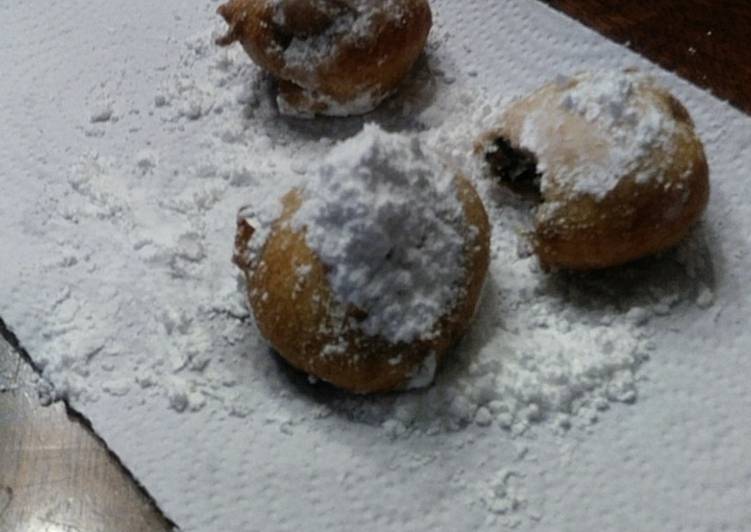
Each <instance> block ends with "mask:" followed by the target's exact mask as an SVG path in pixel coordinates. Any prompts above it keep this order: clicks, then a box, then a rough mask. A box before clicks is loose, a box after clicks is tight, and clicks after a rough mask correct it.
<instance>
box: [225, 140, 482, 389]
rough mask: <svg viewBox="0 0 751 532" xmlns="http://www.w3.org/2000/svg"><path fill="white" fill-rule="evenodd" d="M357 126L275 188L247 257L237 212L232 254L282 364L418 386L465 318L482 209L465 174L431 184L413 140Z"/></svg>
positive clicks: (359, 383) (375, 384)
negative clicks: (277, 200) (301, 184)
mask: <svg viewBox="0 0 751 532" xmlns="http://www.w3.org/2000/svg"><path fill="white" fill-rule="evenodd" d="M364 135H365V138H364V139H357V138H356V139H353V140H351V141H348V143H345V144H344V145H343V149H341V150H338V151H336V150H335V152H332V156H331V157H330V158H329V159H328V163H327V164H326V165H324V166H323V167H322V170H320V171H319V172H318V174H319V176H322V177H321V179H320V180H319V181H316V180H315V177H310V178H309V180H311V181H313V186H312V187H309V186H308V187H306V189H302V190H301V189H293V190H292V191H291V192H289V193H288V194H287V195H286V196H285V197H284V199H283V212H282V213H281V215H280V216H279V217H278V218H276V220H275V221H274V222H273V223H272V224H271V225H270V227H268V228H267V229H266V233H267V236H265V238H263V239H262V241H260V242H256V245H257V248H256V249H257V251H255V252H254V253H253V254H252V256H251V255H250V254H249V252H248V249H249V243H251V244H252V240H253V235H254V230H253V228H251V227H250V225H249V224H248V222H247V221H246V220H245V219H244V218H243V216H242V215H241V216H240V217H239V221H238V233H237V238H236V254H235V262H236V263H237V264H238V265H239V266H240V268H241V269H242V270H243V272H244V273H245V276H246V279H247V287H248V298H249V301H250V305H251V307H252V309H253V313H254V316H255V320H256V323H257V325H258V328H259V330H260V332H261V334H262V335H263V336H264V337H265V338H266V340H267V341H268V342H269V343H270V344H271V346H272V347H273V348H274V349H275V350H276V351H277V352H278V353H279V354H280V355H281V356H282V357H283V358H285V359H286V360H287V361H288V362H289V363H290V364H291V365H293V366H294V367H296V368H298V369H300V370H302V371H305V372H307V373H309V374H310V375H313V376H315V377H317V378H320V379H322V380H324V381H327V382H329V383H331V384H334V385H335V386H338V387H340V388H344V389H346V390H349V391H352V392H356V393H373V392H384V391H389V390H398V389H406V388H416V387H422V386H426V385H428V384H430V383H431V382H432V380H433V375H434V373H435V370H436V367H437V366H439V365H440V363H441V361H442V360H443V358H444V357H445V355H446V353H447V351H448V350H449V348H450V347H452V346H453V345H454V344H455V343H456V342H457V341H458V340H459V339H460V338H461V336H462V335H463V334H464V332H465V331H466V330H467V328H468V327H469V324H470V322H471V320H472V318H473V315H474V312H475V308H476V306H477V304H478V300H479V297H480V293H481V289H482V286H483V283H484V279H485V275H486V273H487V269H488V263H489V247H490V227H489V223H488V218H487V214H486V212H485V209H484V207H483V204H482V201H481V200H480V198H479V196H478V195H477V192H476V191H475V189H474V187H473V185H472V184H471V183H470V182H469V181H468V180H467V179H466V178H463V177H456V178H453V177H452V176H451V175H450V174H448V173H446V174H445V179H444V180H443V184H440V185H434V184H433V183H432V182H431V181H430V180H428V178H429V177H430V175H429V174H430V173H431V172H433V171H434V170H436V167H434V166H432V165H426V164H423V163H422V161H421V157H422V155H421V151H420V150H419V148H414V149H410V148H409V147H407V148H404V149H402V148H401V147H399V148H397V147H396V145H397V143H398V142H399V141H401V140H402V139H401V136H399V135H392V134H385V133H382V132H377V131H373V129H372V128H370V129H368V128H366V132H365V133H364ZM407 144H408V146H409V143H407ZM403 151H404V152H408V153H406V155H405V154H404V153H403ZM395 159H396V161H394V160H395ZM400 161H401V162H400ZM350 163H354V164H353V165H350ZM402 163H403V164H402ZM395 169H396V170H395ZM399 169H401V170H403V171H404V173H401V170H399ZM443 171H444V172H446V170H443ZM350 172H351V173H352V175H351V176H350V177H349V180H346V177H347V174H348V173H350ZM407 172H409V174H408V173H407ZM414 175H418V176H419V177H417V178H414ZM431 191H432V192H435V194H434V195H431V193H432V192H431ZM337 194H339V195H337ZM449 195H450V196H451V197H449ZM423 212H424V213H426V214H422V213H423Z"/></svg>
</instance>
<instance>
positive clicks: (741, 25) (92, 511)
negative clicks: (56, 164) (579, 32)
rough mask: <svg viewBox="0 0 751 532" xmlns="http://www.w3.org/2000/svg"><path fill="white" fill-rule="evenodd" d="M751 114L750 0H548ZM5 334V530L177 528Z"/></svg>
mask: <svg viewBox="0 0 751 532" xmlns="http://www.w3.org/2000/svg"><path fill="white" fill-rule="evenodd" d="M547 2H548V3H549V4H550V5H552V6H553V7H555V8H557V9H560V10H562V11H563V12H565V13H567V14H569V15H570V16H572V17H574V18H577V19H579V20H581V21H582V22H584V23H585V24H587V25H589V26H591V27H593V28H595V29H596V30H598V31H599V32H601V33H602V34H604V35H606V36H608V37H610V38H612V39H614V40H616V41H618V42H621V43H628V44H629V46H630V47H631V48H632V49H633V50H635V51H637V52H639V53H641V54H642V55H645V56H646V57H649V58H650V59H652V60H653V61H655V62H657V63H659V64H660V65H662V66H663V67H665V68H667V69H669V70H672V71H674V72H676V73H678V74H679V75H681V76H683V77H685V78H686V79H688V80H690V81H693V82H694V83H696V84H697V85H699V86H702V87H704V88H707V89H710V90H711V91H712V92H714V94H716V95H717V96H719V97H721V98H724V99H727V100H728V101H730V102H731V103H732V104H733V105H735V106H737V107H738V108H740V109H742V110H745V111H746V112H748V113H751V37H750V36H751V0H652V1H650V2H641V1H614V0H547ZM33 381H34V378H33V370H32V369H31V368H30V367H29V366H28V365H27V364H26V363H25V362H24V361H23V360H22V359H21V357H20V356H19V355H18V353H16V352H15V351H14V350H13V349H12V348H11V347H10V346H9V345H8V344H7V343H6V342H4V341H2V339H0V531H2V532H16V531H18V532H21V531H24V532H25V531H33V532H37V531H39V532H59V531H65V532H89V531H101V532H131V531H149V532H151V531H154V532H157V531H164V530H170V529H171V524H170V523H169V522H167V520H165V519H164V518H163V517H162V516H161V515H160V513H159V511H158V510H157V509H156V508H155V507H154V505H153V503H152V502H151V501H150V500H149V499H148V497H147V496H146V494H144V493H143V491H142V490H141V489H139V488H138V487H137V486H136V484H135V482H134V481H133V480H132V479H130V477H129V476H128V474H127V472H126V471H125V470H124V469H123V468H122V467H121V466H120V465H119V464H118V463H117V461H116V460H115V459H114V458H113V457H112V456H111V455H110V453H109V452H108V451H107V449H106V448H105V446H104V444H103V443H102V442H101V441H100V440H98V439H97V438H96V436H94V435H93V434H92V433H91V431H90V430H89V429H88V428H87V427H86V426H85V424H84V423H82V422H81V420H80V419H77V418H76V417H75V416H73V417H71V416H70V415H68V413H67V412H66V409H65V407H64V406H63V405H61V404H59V403H58V404H54V405H51V406H48V407H42V406H41V405H40V404H39V401H38V399H37V397H36V392H35V388H34V383H33Z"/></svg>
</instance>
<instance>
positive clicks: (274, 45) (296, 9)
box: [217, 0, 432, 116]
mask: <svg viewBox="0 0 751 532" xmlns="http://www.w3.org/2000/svg"><path fill="white" fill-rule="evenodd" d="M218 12H219V14H220V15H222V16H223V17H224V19H225V20H226V21H227V23H228V24H229V31H228V33H227V34H226V35H225V36H224V37H221V38H220V39H218V40H217V43H218V44H220V45H223V46H226V45H229V44H231V43H233V42H235V41H239V42H240V43H241V44H242V45H243V47H244V48H245V50H246V52H247V53H248V55H249V56H250V57H251V58H252V59H253V61H255V62H256V63H257V64H258V65H260V66H261V67H262V68H264V69H265V70H267V71H268V72H270V73H271V74H272V76H274V77H275V78H276V79H277V80H278V82H279V83H278V90H279V94H278V98H277V102H278V104H279V109H280V111H281V112H282V113H284V114H290V115H301V116H311V115H315V114H321V115H339V116H343V115H352V114H362V113H366V112H368V111H371V110H373V109H374V108H375V107H376V106H377V105H378V104H379V103H380V102H381V101H383V100H384V99H385V98H386V97H388V96H389V95H390V94H392V93H393V92H394V91H395V90H396V88H397V86H398V85H399V83H400V82H401V81H402V80H403V79H404V78H405V77H406V75H407V74H408V73H409V71H410V69H411V68H412V66H413V65H414V63H415V61H417V58H418V57H419V56H420V54H421V53H422V51H423V49H424V48H425V43H426V41H427V37H428V33H429V32H430V27H431V24H432V15H431V11H430V5H429V4H428V1H427V0H230V1H229V2H228V3H226V4H224V5H222V6H220V7H219V9H218Z"/></svg>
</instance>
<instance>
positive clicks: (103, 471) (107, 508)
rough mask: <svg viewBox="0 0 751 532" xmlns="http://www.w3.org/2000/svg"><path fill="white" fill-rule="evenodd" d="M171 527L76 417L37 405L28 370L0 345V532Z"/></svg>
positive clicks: (126, 531)
mask: <svg viewBox="0 0 751 532" xmlns="http://www.w3.org/2000/svg"><path fill="white" fill-rule="evenodd" d="M172 528H173V527H172V525H171V524H170V523H169V522H168V521H167V520H166V519H164V518H163V517H162V516H161V514H160V513H159V511H158V510H157V509H156V507H155V505H154V504H153V503H152V501H151V500H150V499H149V498H148V497H147V495H146V494H145V493H144V492H143V490H141V489H140V488H139V487H138V486H137V485H136V483H135V482H133V480H132V479H131V478H130V476H129V475H128V473H127V472H126V471H125V470H124V469H123V468H122V466H120V464H119V463H118V461H117V460H116V459H115V458H114V456H113V455H112V454H111V453H110V452H109V451H108V450H107V448H106V446H105V444H104V442H102V441H101V440H99V439H98V438H97V437H96V436H95V435H94V434H93V432H92V431H91V430H90V429H89V428H88V427H87V426H86V424H85V423H84V422H83V421H82V420H81V418H80V417H77V415H76V414H69V413H68V412H67V411H66V407H65V405H64V404H63V403H54V404H52V405H49V406H46V407H44V406H42V405H41V404H40V401H39V398H38V396H37V391H36V386H35V375H34V370H33V369H31V366H30V365H29V364H28V363H26V361H25V360H23V359H22V357H21V356H20V355H19V354H18V353H17V352H16V351H15V350H14V349H13V348H12V346H11V345H10V344H8V343H7V342H5V341H4V340H2V339H0V531H2V532H93V531H101V532H135V531H139V532H140V531H143V532H152V531H153V532H158V531H166V530H171V529H172Z"/></svg>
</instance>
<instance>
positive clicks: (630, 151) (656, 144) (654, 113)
mask: <svg viewBox="0 0 751 532" xmlns="http://www.w3.org/2000/svg"><path fill="white" fill-rule="evenodd" d="M557 83H558V85H559V86H561V87H562V89H561V90H562V94H561V95H560V96H558V95H557V94H556V95H555V96H554V98H557V101H554V103H552V104H549V103H548V102H545V103H544V104H543V106H542V107H541V108H540V109H539V110H531V111H530V112H529V113H528V115H527V116H526V118H525V120H524V123H523V127H522V132H521V139H520V141H521V147H523V148H525V149H527V150H530V151H531V152H532V153H534V154H535V156H536V157H537V160H538V166H537V169H538V171H539V172H541V174H542V181H541V188H542V191H543V193H545V191H546V190H548V189H549V188H550V187H551V185H552V184H551V179H553V178H554V179H555V180H556V182H557V186H558V187H559V188H560V187H565V188H566V189H567V190H569V191H570V192H571V193H573V194H588V195H591V196H594V197H595V198H602V197H604V196H605V195H607V194H608V192H610V191H611V190H613V188H615V186H616V185H617V184H618V183H619V182H620V181H621V179H623V178H624V177H625V176H627V175H629V174H631V173H632V172H636V175H635V178H636V180H637V181H644V180H647V179H650V178H652V177H654V176H656V175H659V172H657V171H655V168H654V165H655V162H651V163H650V164H647V165H644V164H643V161H644V159H645V158H647V157H650V156H651V155H652V154H653V153H654V152H655V151H656V150H657V149H658V148H659V149H662V150H664V152H665V153H666V155H665V157H668V158H669V157H670V155H671V154H672V153H673V151H674V148H672V147H671V142H672V135H673V134H674V133H675V130H676V123H675V119H674V118H672V117H671V116H670V115H669V114H668V113H667V112H666V111H665V110H664V109H663V108H661V107H660V106H659V105H658V103H657V102H656V101H655V100H654V97H653V96H650V95H645V94H644V85H645V84H646V83H649V79H648V78H647V77H646V76H644V75H643V74H639V73H637V72H621V71H603V72H598V73H595V74H580V75H577V76H575V77H573V78H572V79H571V80H569V79H566V78H560V79H559V80H557ZM572 83H573V86H571V85H572ZM567 115H578V116H580V117H581V118H582V119H584V120H585V121H586V122H587V124H588V125H589V127H591V128H592V130H591V132H590V134H591V135H592V141H591V142H589V147H588V150H587V153H586V154H585V155H583V156H580V157H577V158H576V160H575V161H574V162H573V163H571V162H566V161H565V159H564V158H563V156H562V155H555V152H554V151H553V149H554V148H553V146H554V145H555V144H557V143H558V142H559V140H560V139H559V135H561V134H562V132H561V131H560V128H561V127H562V125H563V121H564V120H566V117H567ZM569 134H570V133H569ZM551 165H554V166H555V176H554V177H553V176H551V175H550V173H549V169H550V166H551Z"/></svg>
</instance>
